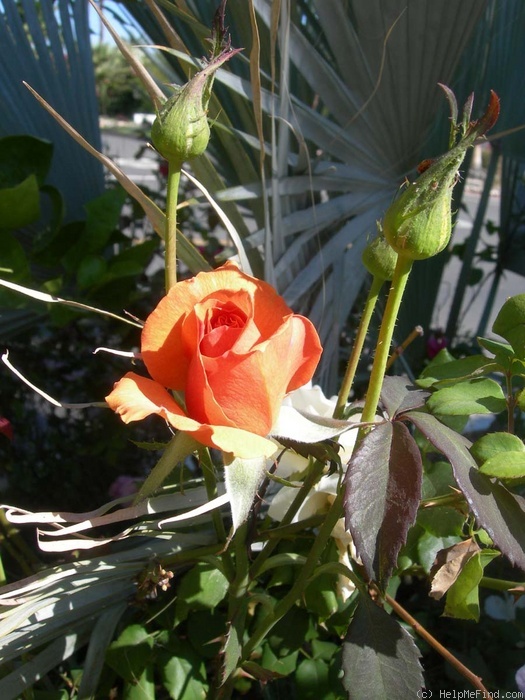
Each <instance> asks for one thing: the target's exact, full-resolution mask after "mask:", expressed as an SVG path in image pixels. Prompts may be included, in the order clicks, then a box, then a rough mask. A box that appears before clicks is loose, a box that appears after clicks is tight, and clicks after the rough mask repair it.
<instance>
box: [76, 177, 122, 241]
mask: <svg viewBox="0 0 525 700" xmlns="http://www.w3.org/2000/svg"><path fill="white" fill-rule="evenodd" d="M126 197H127V194H126V192H125V191H124V190H123V189H122V187H120V186H117V187H112V188H110V189H107V190H106V191H105V192H104V194H102V195H100V197H96V198H95V199H93V200H91V202H88V203H87V204H86V211H87V218H86V233H85V239H86V250H87V251H88V252H90V253H95V252H97V251H99V250H102V249H103V248H104V247H105V246H106V245H107V243H108V241H109V237H110V236H111V234H112V233H113V231H114V230H115V229H116V228H117V227H118V223H119V218H120V212H121V211H122V207H123V206H124V202H125V201H126Z"/></svg>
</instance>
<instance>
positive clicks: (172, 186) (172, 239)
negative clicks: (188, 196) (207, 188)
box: [164, 162, 182, 294]
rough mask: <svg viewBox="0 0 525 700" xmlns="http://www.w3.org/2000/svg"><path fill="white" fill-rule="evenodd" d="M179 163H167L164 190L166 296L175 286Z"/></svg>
mask: <svg viewBox="0 0 525 700" xmlns="http://www.w3.org/2000/svg"><path fill="white" fill-rule="evenodd" d="M181 168H182V164H181V163H178V162H177V163H172V162H170V163H169V166H168V182H167V186H166V187H167V189H166V233H165V236H164V245H165V284H166V294H167V293H168V292H169V290H170V289H171V288H172V287H173V286H174V285H175V284H177V206H178V201H179V184H180V173H181Z"/></svg>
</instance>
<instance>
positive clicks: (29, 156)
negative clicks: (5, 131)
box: [0, 135, 53, 189]
mask: <svg viewBox="0 0 525 700" xmlns="http://www.w3.org/2000/svg"><path fill="white" fill-rule="evenodd" d="M52 157H53V144H52V143H50V142H49V141H45V140H44V139H39V138H36V137H35V136H28V135H14V136H6V137H4V138H2V139H0V188H2V189H3V188H6V187H14V186H15V185H18V184H20V183H21V182H22V181H23V180H26V179H27V178H28V177H29V175H34V176H35V178H36V183H37V188H38V186H41V185H43V184H44V180H45V179H46V176H47V173H48V172H49V168H50V166H51V159H52Z"/></svg>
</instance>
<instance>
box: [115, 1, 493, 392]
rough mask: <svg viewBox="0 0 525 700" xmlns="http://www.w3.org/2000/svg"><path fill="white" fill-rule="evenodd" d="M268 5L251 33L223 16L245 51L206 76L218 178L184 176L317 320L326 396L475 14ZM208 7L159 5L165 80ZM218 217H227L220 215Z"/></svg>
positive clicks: (235, 8)
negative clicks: (212, 77) (381, 241)
mask: <svg viewBox="0 0 525 700" xmlns="http://www.w3.org/2000/svg"><path fill="white" fill-rule="evenodd" d="M123 4H124V5H126V7H127V8H128V10H129V11H130V12H131V13H132V14H133V15H134V17H135V19H136V20H137V21H138V22H139V23H142V24H143V26H144V27H145V29H146V31H147V32H148V34H149V35H150V37H151V40H152V41H153V42H154V43H161V42H164V43H165V41H166V39H165V37H164V36H163V32H162V30H161V28H160V25H159V24H156V21H155V20H154V19H153V18H152V15H151V14H150V13H149V12H148V9H147V8H146V7H145V5H142V6H140V7H137V3H127V2H123ZM150 4H151V3H148V5H150ZM279 7H280V13H279V14H278V9H277V8H278V4H277V3H272V2H271V1H270V0H254V1H253V8H254V10H255V14H254V17H255V19H256V23H257V25H256V26H257V34H255V33H254V26H255V25H254V24H253V22H252V25H251V29H250V25H249V17H248V15H249V13H248V6H247V5H246V3H231V4H230V5H229V6H228V8H227V9H228V13H227V19H228V25H229V29H230V31H231V33H232V41H233V45H234V46H244V47H245V52H244V59H238V60H235V61H232V62H231V63H230V65H228V67H227V68H226V69H224V70H221V71H219V73H218V75H217V82H218V83H222V85H223V86H224V87H225V88H227V90H226V89H221V86H220V85H219V86H218V87H217V89H216V91H215V93H216V96H215V98H214V100H215V103H214V104H212V105H211V109H210V117H211V118H213V119H215V118H216V120H217V127H218V128H216V129H215V130H214V131H215V134H216V138H215V141H214V148H215V150H214V151H213V153H214V156H215V158H214V164H215V166H216V171H215V172H214V173H213V174H212V175H210V174H211V173H212V169H211V168H210V167H209V165H208V166H206V167H205V166H204V165H203V163H200V164H196V166H195V170H196V173H197V176H198V177H199V179H201V180H202V181H203V182H204V184H205V185H206V186H207V187H208V189H210V190H211V191H217V188H218V185H219V184H220V179H217V171H218V172H219V174H220V175H221V178H222V179H223V180H224V181H225V182H228V184H229V185H230V187H229V188H228V189H224V190H223V191H222V192H220V195H219V196H220V199H221V202H222V203H223V206H225V207H226V206H229V207H232V205H233V203H235V205H236V208H237V210H238V211H240V212H244V213H245V214H246V211H247V210H248V212H249V214H250V216H251V217H253V221H254V225H253V227H252V228H255V231H252V232H251V233H250V234H249V235H246V230H245V226H244V229H242V230H241V232H242V233H243V235H244V239H245V245H246V246H247V247H248V248H251V256H252V261H254V262H252V266H253V268H254V270H255V271H256V272H257V271H259V273H260V274H264V275H265V277H266V278H267V279H269V281H271V282H273V283H274V284H275V285H276V286H277V288H278V289H279V291H280V293H282V294H283V295H284V297H285V298H286V300H287V301H288V303H290V304H291V305H292V306H293V307H294V308H295V309H296V310H297V311H300V312H303V313H307V314H308V315H309V316H310V318H312V320H313V321H314V323H316V325H317V327H318V329H319V331H320V334H321V338H322V341H323V345H324V348H325V351H324V360H323V364H322V365H321V370H320V371H321V375H320V377H319V379H320V380H321V381H323V383H324V384H325V386H330V385H332V386H333V384H334V380H335V378H336V363H334V358H336V357H337V349H338V346H339V339H340V333H341V330H342V328H343V327H344V324H345V322H346V319H347V317H348V314H349V311H350V309H351V307H352V304H353V302H354V301H355V298H356V295H357V293H358V291H359V289H360V287H361V285H362V282H363V280H364V275H365V271H364V269H363V267H362V265H361V251H362V249H363V247H364V245H365V243H366V240H367V236H368V235H369V234H372V233H374V232H375V226H376V221H377V220H378V219H380V218H381V217H382V214H383V212H384V210H385V208H386V207H387V206H388V204H389V203H390V201H391V200H392V197H393V196H395V193H396V191H397V188H398V187H399V186H400V184H401V183H402V180H403V177H404V176H405V175H406V174H407V173H408V172H409V171H410V170H411V169H412V168H414V166H415V165H417V162H418V158H419V154H420V153H421V149H422V144H423V143H424V140H425V137H426V135H427V132H428V130H429V127H430V126H431V125H432V123H433V121H434V117H435V114H436V112H437V110H438V107H439V105H440V101H442V100H443V98H442V96H441V94H440V91H439V89H438V87H437V83H438V82H442V83H447V82H448V81H449V80H450V78H451V76H452V74H453V72H454V69H455V67H456V63H457V61H458V59H459V57H460V55H461V53H462V50H463V48H464V46H465V43H466V41H467V40H468V38H469V35H470V33H471V30H472V28H473V27H474V25H475V24H476V21H477V20H478V19H479V17H480V16H481V14H482V12H483V3H479V2H476V1H475V0H469V1H467V2H463V3H446V4H445V5H443V4H439V6H438V5H437V4H436V3H433V2H430V1H426V0H425V1H424V2H408V3H407V2H404V1H401V0H372V1H371V2H367V3H366V4H365V3H362V2H357V1H352V2H348V3H340V2H338V1H337V0H319V1H318V2H296V3H291V2H283V3H280V5H279ZM214 10H215V2H191V1H190V2H184V3H182V2H173V3H165V4H163V11H164V12H165V16H166V17H167V18H168V19H169V21H170V23H171V24H172V26H173V27H174V28H175V30H176V33H177V46H176V47H174V48H175V52H174V54H175V55H171V56H170V57H169V60H170V63H171V66H172V71H173V72H172V78H173V79H174V80H175V81H176V80H177V76H178V80H179V81H180V74H181V70H182V73H183V74H184V72H185V71H187V69H188V68H187V66H188V59H187V58H186V60H185V59H184V50H185V51H186V52H187V55H199V54H202V48H199V44H200V46H202V44H201V43H200V42H201V39H202V37H203V36H205V35H206V30H205V27H206V25H208V26H209V22H210V18H211V17H212V16H213V12H214ZM256 36H258V38H259V42H260V43H259V44H256V42H255V40H254V37H256ZM254 45H255V48H258V46H260V50H258V51H257V50H256V51H254V50H252V49H253V47H254ZM183 47H184V49H183ZM250 64H251V65H250ZM181 66H182V69H181ZM250 68H251V76H252V80H251V82H250V80H249V79H248V75H249V73H250ZM254 76H259V80H255V81H254ZM259 82H260V88H259V87H258V83H259ZM254 90H255V91H254ZM259 103H260V105H261V112H262V119H260V120H258V119H257V116H258V115H257V105H258V104H259ZM252 104H253V105H255V110H253V108H252ZM257 133H258V135H259V136H260V137H261V138H260V140H261V141H263V143H264V150H265V158H264V172H263V177H262V178H261V172H260V169H259V162H260V150H259V142H260V140H259V138H258V137H257ZM233 144H235V147H234V148H233V150H232V145H233ZM442 147H443V148H445V147H446V144H443V145H442ZM208 175H210V177H211V178H212V179H213V180H214V181H213V182H212V181H210V179H208ZM261 181H262V183H263V185H261ZM229 215H230V218H231V219H232V220H234V218H233V217H232V215H231V209H230V210H229ZM235 218H236V220H238V219H239V217H238V216H237V217H235ZM245 219H246V217H245ZM263 271H264V272H263Z"/></svg>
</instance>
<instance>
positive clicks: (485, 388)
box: [427, 379, 507, 416]
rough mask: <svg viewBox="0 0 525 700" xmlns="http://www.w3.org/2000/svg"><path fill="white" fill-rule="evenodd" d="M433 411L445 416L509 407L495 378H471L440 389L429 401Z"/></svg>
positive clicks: (465, 414) (497, 410)
mask: <svg viewBox="0 0 525 700" xmlns="http://www.w3.org/2000/svg"><path fill="white" fill-rule="evenodd" d="M427 406H428V408H429V410H430V411H431V412H432V413H436V414H438V415H444V416H468V415H471V414H473V413H474V414H480V413H483V414H484V413H501V411H504V410H505V409H506V407H507V402H506V401H505V395H504V394H503V389H502V388H501V386H500V385H499V384H498V383H497V382H495V381H494V380H493V379H470V380H469V381H466V382H459V383H458V384H454V385H453V386H450V387H445V388H443V389H438V390H437V391H436V392H435V393H434V394H432V396H431V397H430V398H429V400H428V402H427Z"/></svg>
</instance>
